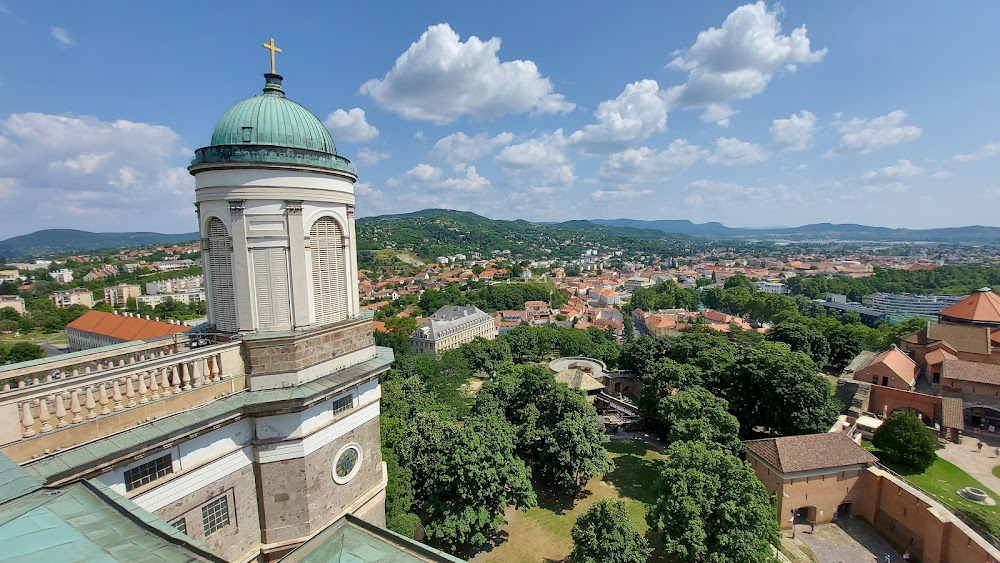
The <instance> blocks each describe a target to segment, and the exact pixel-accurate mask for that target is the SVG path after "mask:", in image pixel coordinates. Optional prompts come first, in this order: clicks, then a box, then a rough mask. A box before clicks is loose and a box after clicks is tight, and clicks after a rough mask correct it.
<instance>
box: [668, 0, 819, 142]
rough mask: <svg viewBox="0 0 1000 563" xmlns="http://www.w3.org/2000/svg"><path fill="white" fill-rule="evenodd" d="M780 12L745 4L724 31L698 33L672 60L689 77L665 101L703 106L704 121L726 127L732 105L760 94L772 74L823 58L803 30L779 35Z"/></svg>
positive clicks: (777, 8) (734, 12)
mask: <svg viewBox="0 0 1000 563" xmlns="http://www.w3.org/2000/svg"><path fill="white" fill-rule="evenodd" d="M780 11H781V9H780V7H777V6H776V7H775V9H773V10H768V8H767V5H766V4H765V3H764V2H757V3H756V4H747V5H745V6H740V7H739V8H736V9H735V10H733V12H732V13H731V14H729V16H728V17H727V18H726V21H725V22H723V24H722V27H718V28H716V27H712V28H709V29H707V30H705V31H702V32H701V33H699V34H698V38H697V39H696V40H695V42H694V45H692V46H691V47H690V48H688V49H685V50H682V51H679V52H677V53H676V55H677V56H676V57H675V58H674V60H673V61H671V62H670V65H669V66H670V67H672V68H676V69H680V70H685V71H687V72H688V79H687V82H686V83H684V84H682V85H680V86H675V87H673V88H671V89H669V90H668V91H667V93H668V100H669V101H671V103H674V104H677V105H679V106H680V107H685V108H704V109H705V111H704V113H703V114H702V119H703V120H705V121H707V122H714V123H718V124H719V125H723V126H726V125H728V123H729V117H730V116H731V115H732V114H733V113H734V110H733V109H732V107H731V104H732V103H733V102H735V101H737V100H743V99H746V98H749V97H751V96H754V95H756V94H759V93H760V92H762V91H763V90H764V88H765V87H766V86H767V84H768V83H769V82H770V81H771V79H772V78H773V77H774V75H775V73H778V72H781V71H784V72H795V71H796V70H797V65H799V64H809V63H815V62H819V61H820V60H822V59H823V56H824V55H826V49H825V48H823V49H819V50H816V51H813V50H812V48H811V46H810V42H809V38H808V37H807V36H806V26H804V25H803V26H801V27H797V28H795V29H793V30H792V32H791V33H790V34H789V35H782V34H781V22H779V21H778V16H779V15H780Z"/></svg>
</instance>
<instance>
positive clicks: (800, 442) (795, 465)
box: [743, 432, 878, 475]
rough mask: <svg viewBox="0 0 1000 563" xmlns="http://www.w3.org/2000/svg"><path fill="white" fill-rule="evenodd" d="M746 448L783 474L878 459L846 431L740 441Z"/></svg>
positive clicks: (865, 462) (864, 462) (845, 465)
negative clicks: (856, 442)
mask: <svg viewBox="0 0 1000 563" xmlns="http://www.w3.org/2000/svg"><path fill="white" fill-rule="evenodd" d="M743 443H744V445H746V448H747V450H748V451H750V452H752V453H754V454H755V455H756V456H757V457H759V458H760V459H762V460H763V461H765V462H767V463H768V464H769V465H771V466H772V467H774V468H775V469H777V470H778V471H779V472H781V473H783V474H786V475H787V474H789V473H798V472H801V471H812V470H816V469H831V468H835V467H847V466H852V465H870V464H872V463H875V462H876V461H878V458H877V457H875V456H874V455H872V453H871V452H869V451H868V450H866V449H864V448H862V447H861V446H859V445H857V444H855V443H854V441H853V440H851V439H850V438H848V437H847V435H846V434H842V433H840V432H827V433H823V434H805V435H803V436H784V437H781V438H765V439H762V440H747V441H746V442H743Z"/></svg>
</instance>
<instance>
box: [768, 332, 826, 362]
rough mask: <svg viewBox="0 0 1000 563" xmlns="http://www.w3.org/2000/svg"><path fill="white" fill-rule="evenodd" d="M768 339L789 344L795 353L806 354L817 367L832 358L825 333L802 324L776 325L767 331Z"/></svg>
mask: <svg viewBox="0 0 1000 563" xmlns="http://www.w3.org/2000/svg"><path fill="white" fill-rule="evenodd" d="M767 339H768V340H770V341H772V342H784V343H785V344H788V345H789V346H790V347H791V349H792V351H793V352H802V353H804V354H805V355H807V356H809V358H811V359H812V361H813V362H815V363H816V365H817V366H824V365H826V363H827V360H828V359H829V356H830V344H829V343H828V341H827V339H826V337H825V336H824V335H823V333H821V332H820V331H818V330H814V329H812V328H810V327H808V326H806V325H804V324H801V323H794V322H780V323H776V324H775V325H774V326H772V327H771V330H769V331H767Z"/></svg>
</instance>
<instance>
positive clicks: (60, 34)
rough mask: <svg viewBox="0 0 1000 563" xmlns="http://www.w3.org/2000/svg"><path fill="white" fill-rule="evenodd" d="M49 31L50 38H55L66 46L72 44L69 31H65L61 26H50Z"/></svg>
mask: <svg viewBox="0 0 1000 563" xmlns="http://www.w3.org/2000/svg"><path fill="white" fill-rule="evenodd" d="M49 32H50V33H52V38H53V39H55V40H56V42H58V43H59V44H60V45H63V46H65V47H68V46H70V45H72V44H73V38H72V37H70V35H69V31H66V29H65V28H62V27H50V28H49Z"/></svg>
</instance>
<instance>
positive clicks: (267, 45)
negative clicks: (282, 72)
mask: <svg viewBox="0 0 1000 563" xmlns="http://www.w3.org/2000/svg"><path fill="white" fill-rule="evenodd" d="M261 45H263V47H264V48H265V49H270V50H271V74H277V73H276V72H274V54H275V53H280V52H281V49H279V48H277V47H275V46H274V38H273V37H272V38H271V42H270V43H261Z"/></svg>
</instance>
